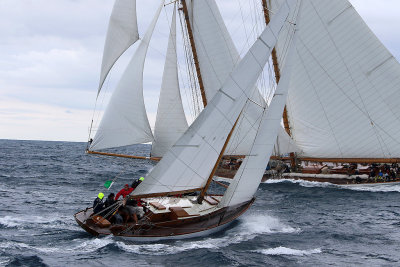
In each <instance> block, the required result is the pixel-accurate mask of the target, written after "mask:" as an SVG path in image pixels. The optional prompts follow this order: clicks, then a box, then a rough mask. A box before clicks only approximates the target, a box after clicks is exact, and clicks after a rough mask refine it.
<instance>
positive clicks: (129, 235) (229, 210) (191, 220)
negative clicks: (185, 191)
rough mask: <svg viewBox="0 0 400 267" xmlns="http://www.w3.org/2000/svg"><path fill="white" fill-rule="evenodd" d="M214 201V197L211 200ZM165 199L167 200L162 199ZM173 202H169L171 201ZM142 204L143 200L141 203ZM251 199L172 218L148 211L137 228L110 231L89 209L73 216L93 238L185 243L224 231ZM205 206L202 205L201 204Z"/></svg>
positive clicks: (131, 225) (167, 213)
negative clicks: (184, 240) (229, 205)
mask: <svg viewBox="0 0 400 267" xmlns="http://www.w3.org/2000/svg"><path fill="white" fill-rule="evenodd" d="M211 197H217V196H211ZM166 199H169V197H168V198H166ZM171 199H173V198H171ZM142 200H143V199H142ZM254 200H255V198H253V199H252V200H250V201H248V202H245V203H242V204H240V205H237V206H233V207H224V208H218V207H216V206H215V207H213V208H209V210H210V212H207V211H206V212H205V213H202V214H201V215H200V214H194V215H189V216H186V217H176V214H174V212H173V211H172V209H171V210H169V209H168V208H167V209H166V210H165V211H163V212H162V213H157V210H156V209H154V208H153V207H151V209H150V211H149V212H147V213H146V214H145V216H144V219H142V220H140V221H139V222H138V223H137V224H135V223H127V224H113V225H111V226H110V227H106V228H102V227H99V226H98V225H97V224H96V223H95V222H94V221H93V220H92V219H91V217H92V216H93V209H92V208H88V209H86V210H82V211H79V212H77V213H76V214H75V215H74V217H75V220H76V222H77V223H78V224H79V226H81V227H82V228H83V229H84V230H85V231H86V232H88V233H90V234H91V235H93V236H96V237H97V236H106V235H113V236H116V237H118V238H122V239H124V240H129V241H141V242H151V241H158V240H171V239H187V238H195V237H202V236H206V235H210V234H213V233H216V232H218V231H222V230H224V229H225V228H226V227H228V226H229V225H230V224H231V223H232V222H233V221H235V219H237V218H238V217H239V216H241V215H242V214H243V213H245V212H246V211H247V210H248V209H249V207H250V206H251V205H252V204H253V202H254ZM203 202H205V201H203Z"/></svg>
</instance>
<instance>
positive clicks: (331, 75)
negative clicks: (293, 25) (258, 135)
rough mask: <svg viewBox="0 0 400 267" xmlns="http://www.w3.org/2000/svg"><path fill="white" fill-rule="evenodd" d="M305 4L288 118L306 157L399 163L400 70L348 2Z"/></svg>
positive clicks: (318, 0) (328, 0)
mask: <svg viewBox="0 0 400 267" xmlns="http://www.w3.org/2000/svg"><path fill="white" fill-rule="evenodd" d="M272 2H273V3H274V4H275V6H273V8H272V9H274V8H275V7H276V6H278V5H277V3H280V2H281V1H277V0H273V1H272ZM302 2H303V3H302V7H301V10H300V12H301V18H300V19H299V22H298V25H299V27H300V28H301V31H299V34H298V42H297V46H296V53H295V63H294V67H293V68H294V69H293V74H294V75H293V76H292V79H291V83H290V89H289V98H288V112H289V120H290V126H291V130H292V134H293V137H294V139H295V141H296V143H297V144H298V145H299V146H300V147H301V148H302V150H303V151H304V156H309V157H321V158H398V157H400V115H399V114H400V105H399V104H398V99H400V90H399V87H400V64H399V63H398V61H397V60H396V59H395V58H394V57H393V55H392V54H390V52H389V51H388V50H387V49H386V48H385V47H384V46H383V44H382V43H381V42H380V41H379V40H378V39H377V37H376V36H375V35H374V34H373V33H372V32H371V30H370V29H369V28H368V26H367V25H366V24H365V22H364V21H363V20H362V18H361V17H360V16H359V15H358V13H357V12H356V11H355V9H354V8H353V6H352V5H351V4H350V3H349V1H347V0H335V1H331V0H303V1H302ZM284 46H285V36H283V35H282V36H281V38H280V40H279V41H278V48H279V49H278V53H280V52H281V51H282V50H283V49H282V47H284ZM280 57H282V56H281V55H280Z"/></svg>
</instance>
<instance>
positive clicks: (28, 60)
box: [0, 0, 400, 141]
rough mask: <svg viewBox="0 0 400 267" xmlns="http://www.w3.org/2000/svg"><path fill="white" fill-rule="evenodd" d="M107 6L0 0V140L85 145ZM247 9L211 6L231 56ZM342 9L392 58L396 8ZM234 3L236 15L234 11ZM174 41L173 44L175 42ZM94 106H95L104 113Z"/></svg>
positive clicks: (150, 2) (152, 86)
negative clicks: (229, 40) (229, 39)
mask: <svg viewBox="0 0 400 267" xmlns="http://www.w3.org/2000/svg"><path fill="white" fill-rule="evenodd" d="M239 1H240V2H239ZM332 1H335V0H332ZM113 2H114V1H113V0H1V1H0V35H1V39H0V139H25V140H65V141H86V139H87V135H88V134H87V133H88V127H89V124H90V120H91V118H92V115H93V107H94V102H95V97H96V88H97V85H98V79H99V71H100V64H101V56H102V49H103V45H104V40H105V34H106V30H107V24H108V18H109V16H110V13H111V9H112V5H113ZM166 2H168V0H167V1H166ZM249 2H253V0H229V1H228V0H217V3H218V5H219V7H220V9H221V12H222V14H223V17H224V19H225V20H226V24H227V26H228V29H229V30H230V31H231V32H232V34H233V38H234V40H237V43H236V44H237V46H238V49H239V51H241V50H242V49H244V48H245V47H244V44H243V40H241V39H243V38H241V37H243V35H241V34H243V33H244V28H243V27H240V25H241V24H242V23H241V22H242V20H241V17H242V15H243V16H244V17H245V18H246V16H247V15H248V14H250V13H251V7H250V6H251V5H249V4H248V3H249ZM350 2H351V3H352V4H353V5H354V6H355V8H356V9H357V11H358V12H359V13H360V14H361V16H362V17H363V18H364V20H365V21H366V23H367V24H368V25H369V26H370V28H371V29H372V30H373V31H374V33H375V34H376V35H377V36H378V38H379V39H380V40H381V41H382V42H383V43H384V44H385V45H386V46H387V48H388V49H389V50H390V51H391V52H392V53H393V54H394V56H395V57H396V58H397V59H400V27H399V25H400V18H399V15H398V14H400V1H399V0H380V1H377V0H351V1H350ZM159 3H160V1H159V0H137V6H138V7H137V10H138V23H139V28H140V30H139V31H140V34H141V35H143V33H144V29H145V28H146V27H147V25H148V23H149V21H150V19H151V18H152V16H153V13H154V11H155V9H156V7H157V5H158V4H159ZM239 4H240V6H241V7H242V8H243V11H242V13H243V14H241V13H240V12H239V11H238V10H239V9H238V7H239ZM171 6H172V5H171ZM171 6H167V7H166V8H165V11H163V13H162V14H161V17H160V20H159V22H158V24H157V28H156V32H155V34H154V38H153V40H152V43H151V47H150V49H149V54H148V55H149V57H148V59H147V61H146V66H145V68H146V70H145V76H144V79H145V82H144V87H145V102H146V107H147V109H148V113H149V119H150V122H151V124H152V125H153V124H154V119H155V114H156V107H157V101H158V100H157V99H158V93H159V89H158V88H159V87H160V82H161V79H160V78H161V75H162V69H163V64H164V63H163V60H164V59H163V54H164V53H165V50H166V42H167V36H168V21H169V19H167V18H168V17H170V16H171V8H172V7H171ZM239 18H240V19H239ZM249 23H250V21H249ZM238 25H239V26H238ZM178 30H179V29H178ZM240 40H241V41H242V43H241V42H240ZM178 42H180V43H181V41H180V40H179V39H178ZM135 47H136V45H135V46H133V47H132V48H131V49H130V50H129V51H128V52H127V53H126V54H125V55H124V56H123V57H122V58H121V60H120V61H119V62H118V63H117V65H116V66H115V68H114V69H113V71H112V73H111V76H110V78H109V79H108V80H107V81H106V86H105V88H104V91H106V93H105V94H104V95H105V96H108V95H109V92H111V91H112V88H114V87H115V84H116V83H117V81H118V77H119V75H120V74H121V71H122V70H123V68H124V66H126V64H127V62H128V60H129V59H130V57H131V55H132V54H133V51H134V49H135ZM178 47H179V44H178ZM182 97H183V99H184V105H185V106H186V109H188V108H187V107H188V104H189V101H188V97H187V96H186V95H185V94H184V93H183V95H182ZM102 99H103V98H100V103H99V106H100V107H103V108H104V106H105V103H104V101H105V100H102ZM188 111H189V110H188ZM96 116H97V115H96Z"/></svg>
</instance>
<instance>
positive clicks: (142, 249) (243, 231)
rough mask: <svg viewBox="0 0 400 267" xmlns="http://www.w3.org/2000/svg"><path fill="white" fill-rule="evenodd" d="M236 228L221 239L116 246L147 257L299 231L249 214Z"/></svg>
mask: <svg viewBox="0 0 400 267" xmlns="http://www.w3.org/2000/svg"><path fill="white" fill-rule="evenodd" d="M239 222H240V224H239V225H238V226H237V227H234V228H232V229H229V230H227V231H226V232H225V233H224V236H223V237H208V238H205V239H202V240H196V241H190V240H187V241H176V242H174V243H171V244H163V243H156V244H154V243H153V244H140V245H135V244H126V243H124V242H122V241H118V242H117V243H116V244H117V246H118V247H119V248H120V249H122V250H124V251H126V252H131V253H137V254H148V255H168V254H177V253H181V252H184V251H189V250H193V249H216V250H217V249H220V248H222V247H227V246H229V245H232V244H238V243H241V242H246V241H248V240H251V239H253V238H255V237H256V236H258V235H260V234H274V233H297V232H299V231H300V230H299V229H295V228H293V227H291V226H288V225H285V224H282V223H281V222H280V221H279V220H278V219H276V218H273V217H271V216H267V215H259V214H249V215H243V216H242V217H241V218H240V219H239Z"/></svg>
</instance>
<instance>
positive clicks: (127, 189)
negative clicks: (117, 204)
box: [115, 184, 133, 200]
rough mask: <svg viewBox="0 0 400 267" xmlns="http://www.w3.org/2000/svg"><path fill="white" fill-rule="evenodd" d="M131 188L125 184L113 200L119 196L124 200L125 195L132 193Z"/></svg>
mask: <svg viewBox="0 0 400 267" xmlns="http://www.w3.org/2000/svg"><path fill="white" fill-rule="evenodd" d="M132 191H133V188H132V187H129V185H128V184H126V185H125V186H124V188H122V189H121V190H120V191H119V192H118V194H117V195H116V196H115V200H118V198H119V196H122V198H125V197H126V196H127V195H129V194H130V193H132Z"/></svg>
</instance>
